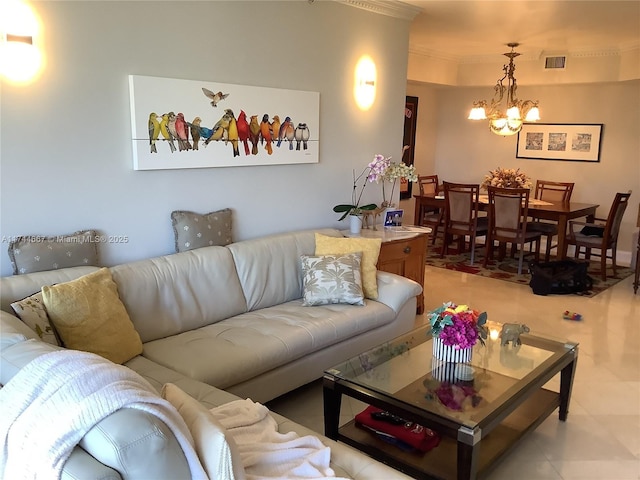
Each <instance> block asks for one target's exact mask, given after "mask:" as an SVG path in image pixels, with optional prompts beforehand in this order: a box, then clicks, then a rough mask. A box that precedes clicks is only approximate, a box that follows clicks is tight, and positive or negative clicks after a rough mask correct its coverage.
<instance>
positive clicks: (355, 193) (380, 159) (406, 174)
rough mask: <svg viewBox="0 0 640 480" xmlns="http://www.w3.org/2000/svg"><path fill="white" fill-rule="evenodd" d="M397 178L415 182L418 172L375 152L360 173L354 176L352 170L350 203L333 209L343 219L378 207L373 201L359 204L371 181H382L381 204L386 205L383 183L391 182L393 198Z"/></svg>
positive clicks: (410, 166)
mask: <svg viewBox="0 0 640 480" xmlns="http://www.w3.org/2000/svg"><path fill="white" fill-rule="evenodd" d="M363 177H364V181H363V182H362V186H361V187H360V189H359V190H358V182H359V181H360V180H361V179H362V178H363ZM399 178H406V179H407V180H408V181H410V182H416V181H417V180H418V174H417V173H416V170H415V167H414V166H413V165H407V164H405V163H404V162H392V161H391V157H385V156H384V155H380V154H376V155H375V156H374V157H373V161H371V163H369V164H368V165H367V166H366V167H365V169H364V170H363V171H362V173H361V174H360V175H358V176H357V177H356V172H355V170H354V171H353V190H352V191H351V203H350V204H340V205H336V206H335V207H333V211H334V212H336V213H342V214H343V215H342V216H341V217H340V220H343V219H344V218H345V217H346V216H347V215H360V214H361V213H362V212H363V211H368V210H375V209H376V208H378V206H377V205H376V204H375V203H369V204H367V205H360V200H361V199H362V194H363V193H364V189H365V187H366V186H367V183H373V182H376V183H380V182H382V200H383V202H382V206H383V207H384V206H387V205H388V204H389V203H388V202H387V199H386V196H385V188H384V184H385V183H386V182H392V185H391V197H390V198H393V192H394V189H395V187H396V182H397V180H398V179H399Z"/></svg>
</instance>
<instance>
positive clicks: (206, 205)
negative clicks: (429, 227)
mask: <svg viewBox="0 0 640 480" xmlns="http://www.w3.org/2000/svg"><path fill="white" fill-rule="evenodd" d="M33 5H34V7H35V9H36V11H37V12H38V13H39V15H40V17H41V20H42V23H43V27H44V31H43V37H42V41H41V44H42V45H43V48H44V53H45V55H46V59H47V68H46V70H45V72H44V75H43V76H42V77H41V78H40V79H39V80H37V81H36V82H35V83H33V84H31V85H29V86H21V87H18V86H12V85H9V84H2V85H1V99H0V108H1V110H0V111H1V112H2V124H1V126H0V139H1V145H0V177H1V178H0V182H1V184H0V185H1V192H0V194H1V197H0V198H1V210H0V211H1V217H0V227H1V235H2V238H3V243H2V250H3V251H2V253H1V255H0V270H1V272H0V273H1V274H2V275H8V274H10V273H11V267H10V263H9V259H8V255H7V254H6V253H5V252H6V247H7V246H8V244H7V242H6V240H7V238H8V237H10V236H13V235H23V234H40V235H58V234H63V233H68V232H72V231H74V230H79V229H84V228H95V229H98V230H100V231H101V232H102V233H105V234H108V235H127V236H128V237H129V239H130V240H129V242H128V243H127V244H104V245H101V255H102V260H103V263H104V264H106V265H113V264H117V263H122V262H125V261H129V260H134V259H139V258H145V257H150V256H155V255H160V254H166V253H171V252H172V251H173V245H174V243H173V231H172V229H171V222H170V216H169V215H170V212H171V211H172V210H176V209H181V210H193V211H197V212H202V213H204V212H209V211H212V210H217V209H220V208H225V207H230V208H232V209H233V214H234V237H235V239H236V240H240V239H246V238H252V237H257V236H260V235H264V234H268V233H272V232H280V231H286V230H290V229H299V228H311V227H317V226H334V227H341V228H347V227H346V226H344V225H341V224H340V223H338V222H337V218H338V215H337V214H335V213H333V212H332V210H331V209H332V207H333V206H334V205H335V204H337V203H345V202H347V201H349V200H350V192H351V184H352V180H351V179H352V170H353V169H356V170H358V173H359V172H360V171H361V170H362V169H363V168H364V167H365V166H366V164H367V163H368V162H369V161H370V160H371V159H372V158H373V155H374V154H375V153H382V154H385V155H392V156H394V157H395V158H400V152H401V148H402V130H403V110H404V99H405V89H406V71H407V49H408V32H409V23H408V21H405V20H400V19H396V18H391V17H388V16H384V15H377V14H373V13H370V12H367V11H364V10H361V9H357V8H352V7H349V6H346V5H341V4H339V3H337V2H315V3H313V4H310V3H308V2H290V1H283V2H275V1H270V2H260V1H256V2H220V1H215V2H208V1H207V2H201V1H196V2H163V1H159V2H153V1H149V2H100V1H95V2H93V1H92V2H63V1H59V2H37V3H34V4H33ZM381 32H384V34H382V33H381ZM364 54H369V55H371V57H372V58H373V59H374V61H376V63H377V67H378V81H377V100H376V103H375V104H374V106H373V107H372V109H371V110H369V111H367V112H361V111H360V110H358V109H357V108H356V106H355V104H354V101H353V97H352V89H353V70H354V67H355V64H356V61H357V60H358V58H359V57H360V56H361V55H364ZM129 74H136V75H149V76H158V77H169V78H180V79H194V80H206V81H219V82H222V83H235V84H242V85H257V86H266V87H276V88H283V89H293V90H308V91H317V92H320V130H321V131H320V163H318V164H310V165H294V166H286V165H283V166H265V167H259V166H258V167H238V168H233V167H230V168H210V169H191V170H166V171H133V169H132V164H133V163H132V154H131V129H130V122H129V97H128V85H127V75H129ZM365 197H366V198H365V200H368V201H371V202H376V203H379V202H380V201H381V200H382V198H381V192H380V191H379V187H376V186H375V185H373V186H372V187H369V188H367V191H366V193H365Z"/></svg>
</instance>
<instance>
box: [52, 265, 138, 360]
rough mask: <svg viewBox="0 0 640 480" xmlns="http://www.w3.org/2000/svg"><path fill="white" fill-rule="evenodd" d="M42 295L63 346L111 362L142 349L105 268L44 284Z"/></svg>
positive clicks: (124, 358)
mask: <svg viewBox="0 0 640 480" xmlns="http://www.w3.org/2000/svg"><path fill="white" fill-rule="evenodd" d="M42 298H43V300H44V305H45V307H46V309H47V313H48V315H49V319H50V320H51V322H52V323H53V324H54V326H55V328H56V331H57V332H58V334H59V335H60V338H61V340H62V342H63V343H64V346H65V347H67V348H72V349H74V350H82V351H85V352H91V353H95V354H97V355H100V356H102V357H104V358H106V359H108V360H111V361H112V362H114V363H124V362H126V361H127V360H130V359H132V358H133V357H135V356H136V355H139V354H141V353H142V342H141V341H140V336H139V335H138V332H136V329H135V328H134V326H133V323H131V319H130V318H129V314H128V313H127V310H126V309H125V307H124V305H123V303H122V301H121V300H120V297H119V296H118V287H117V285H116V283H115V282H114V281H113V279H112V278H111V272H110V271H109V269H108V268H101V269H100V270H98V271H96V272H93V273H90V274H89V275H85V276H83V277H80V278H78V279H76V280H73V281H70V282H66V283H60V284H58V285H52V286H50V287H49V286H44V287H42Z"/></svg>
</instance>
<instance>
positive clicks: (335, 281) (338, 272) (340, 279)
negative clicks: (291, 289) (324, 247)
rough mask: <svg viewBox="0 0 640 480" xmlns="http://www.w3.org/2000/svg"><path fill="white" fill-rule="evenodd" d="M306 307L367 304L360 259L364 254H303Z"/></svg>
mask: <svg viewBox="0 0 640 480" xmlns="http://www.w3.org/2000/svg"><path fill="white" fill-rule="evenodd" d="M300 261H301V262H302V278H303V284H304V291H303V295H302V304H303V305H304V306H305V307H310V306H314V305H327V304H329V303H346V304H350V305H364V294H363V292H362V279H361V273H360V263H361V261H362V254H361V253H360V252H357V253H349V254H347V255H302V256H301V257H300Z"/></svg>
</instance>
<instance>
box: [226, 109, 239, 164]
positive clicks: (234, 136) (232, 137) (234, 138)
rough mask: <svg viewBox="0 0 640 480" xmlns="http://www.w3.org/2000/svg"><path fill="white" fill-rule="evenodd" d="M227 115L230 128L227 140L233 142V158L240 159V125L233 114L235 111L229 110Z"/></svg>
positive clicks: (228, 128)
mask: <svg viewBox="0 0 640 480" xmlns="http://www.w3.org/2000/svg"><path fill="white" fill-rule="evenodd" d="M224 112H225V114H226V115H228V116H229V126H228V127H227V138H228V139H229V141H230V142H231V146H232V147H233V156H234V157H239V156H240V152H239V151H238V123H237V122H236V117H235V115H234V114H233V110H231V109H230V108H227V109H226V110H225V111H224Z"/></svg>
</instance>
